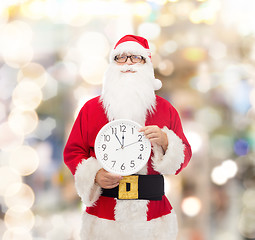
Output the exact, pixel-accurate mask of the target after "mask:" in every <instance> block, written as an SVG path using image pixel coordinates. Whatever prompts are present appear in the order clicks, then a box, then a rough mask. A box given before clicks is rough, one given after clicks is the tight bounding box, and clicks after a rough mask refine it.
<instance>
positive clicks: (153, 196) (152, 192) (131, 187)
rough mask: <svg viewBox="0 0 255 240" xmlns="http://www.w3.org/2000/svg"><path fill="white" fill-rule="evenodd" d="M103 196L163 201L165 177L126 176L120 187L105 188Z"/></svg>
mask: <svg viewBox="0 0 255 240" xmlns="http://www.w3.org/2000/svg"><path fill="white" fill-rule="evenodd" d="M101 195H102V196H105V197H113V198H118V199H146V200H162V196H163V195H164V177H163V176H162V175H131V176H124V177H123V179H122V180H121V181H120V184H119V186H117V187H115V188H112V189H105V188H103V192H102V194H101Z"/></svg>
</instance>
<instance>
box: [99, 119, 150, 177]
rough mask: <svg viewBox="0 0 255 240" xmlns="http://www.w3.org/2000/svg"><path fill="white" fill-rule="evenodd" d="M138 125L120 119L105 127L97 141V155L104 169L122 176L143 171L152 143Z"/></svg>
mask: <svg viewBox="0 0 255 240" xmlns="http://www.w3.org/2000/svg"><path fill="white" fill-rule="evenodd" d="M141 127H142V126H141V125H139V124H138V123H136V122H134V121H131V120H127V119H118V120H114V121H111V122H109V123H107V124H106V125H104V126H103V127H102V128H101V130H100V131H99V132H98V134H97V137H96V140H95V154H96V158H97V160H98V161H99V162H100V163H101V165H102V167H103V168H104V169H105V170H107V171H108V172H111V173H116V174H119V175H122V176H127V175H131V174H134V173H137V172H138V171H139V170H141V169H142V168H143V167H144V166H145V164H146V163H147V161H148V159H149V157H150V154H151V143H150V141H149V140H148V139H147V138H146V137H145V136H144V134H143V132H139V129H140V128H141Z"/></svg>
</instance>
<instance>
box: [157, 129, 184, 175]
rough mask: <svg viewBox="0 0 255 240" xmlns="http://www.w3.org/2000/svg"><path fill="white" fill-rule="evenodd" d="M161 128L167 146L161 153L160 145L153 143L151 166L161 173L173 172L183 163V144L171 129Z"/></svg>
mask: <svg viewBox="0 0 255 240" xmlns="http://www.w3.org/2000/svg"><path fill="white" fill-rule="evenodd" d="M162 130H163V131H164V132H165V133H166V134H167V139H168V147H167V150H166V152H165V154H163V149H162V147H161V146H159V145H157V144H153V152H154V156H153V157H152V161H153V167H154V169H155V170H156V171H158V172H159V173H161V174H175V173H176V172H177V171H178V170H179V169H180V168H181V164H182V163H184V156H185V155H184V150H185V145H184V144H183V142H182V140H181V139H180V138H179V137H178V136H177V135H176V134H175V133H174V132H173V131H172V130H169V129H168V128H167V127H164V128H163V129H162Z"/></svg>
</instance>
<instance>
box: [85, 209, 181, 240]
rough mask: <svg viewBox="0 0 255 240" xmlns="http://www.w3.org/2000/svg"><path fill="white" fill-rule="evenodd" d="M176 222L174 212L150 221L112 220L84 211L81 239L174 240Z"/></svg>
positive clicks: (176, 230) (176, 228) (176, 227)
mask: <svg viewBox="0 0 255 240" xmlns="http://www.w3.org/2000/svg"><path fill="white" fill-rule="evenodd" d="M177 232H178V223H177V217H176V214H175V212H174V211H173V210H172V212H171V213H170V214H168V215H165V216H162V217H160V218H156V219H152V220H151V221H146V220H145V221H140V222H139V224H137V222H136V223H134V222H133V221H128V219H126V221H124V222H121V221H112V220H107V219H103V218H98V217H96V216H94V215H90V214H88V213H86V212H85V213H84V215H83V219H82V227H81V240H120V239H121V240H136V239H139V240H176V237H177Z"/></svg>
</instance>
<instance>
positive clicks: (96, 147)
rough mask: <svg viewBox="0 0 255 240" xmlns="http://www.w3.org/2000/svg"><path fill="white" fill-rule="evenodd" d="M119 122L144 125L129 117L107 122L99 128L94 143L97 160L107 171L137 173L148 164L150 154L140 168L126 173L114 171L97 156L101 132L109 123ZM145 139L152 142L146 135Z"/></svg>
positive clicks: (125, 174) (119, 173)
mask: <svg viewBox="0 0 255 240" xmlns="http://www.w3.org/2000/svg"><path fill="white" fill-rule="evenodd" d="M118 122H121V123H124V122H127V123H132V124H133V125H136V126H137V127H139V128H142V126H141V125H140V124H139V123H137V122H135V121H133V120H129V119H116V120H112V121H110V122H108V123H106V124H105V125H104V126H103V127H102V128H101V129H100V130H99V132H98V133H97V136H96V139H95V144H94V149H95V155H96V159H97V161H98V162H99V163H100V165H101V166H102V167H103V168H104V169H105V170H106V171H108V172H110V173H114V174H118V175H121V176H129V175H132V174H135V173H137V172H139V171H140V170H141V169H142V168H143V167H144V166H145V165H146V164H147V162H148V160H149V158H150V154H149V156H148V159H146V160H145V161H144V164H141V165H140V166H139V167H138V168H136V169H135V170H133V171H132V170H130V171H128V172H124V173H123V172H121V171H113V170H112V169H111V168H109V167H108V166H107V165H104V164H103V162H102V161H101V160H100V158H98V157H97V155H98V154H99V153H98V154H97V151H98V150H97V149H98V139H99V137H100V133H101V132H103V131H104V130H105V129H106V128H108V127H109V125H112V124H116V123H118ZM145 140H146V141H148V143H150V140H149V139H147V138H146V137H145ZM148 147H149V149H148V151H149V152H150V153H151V144H148Z"/></svg>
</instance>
